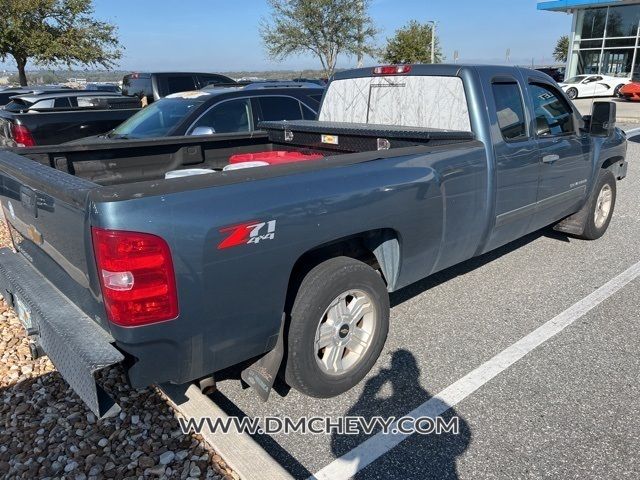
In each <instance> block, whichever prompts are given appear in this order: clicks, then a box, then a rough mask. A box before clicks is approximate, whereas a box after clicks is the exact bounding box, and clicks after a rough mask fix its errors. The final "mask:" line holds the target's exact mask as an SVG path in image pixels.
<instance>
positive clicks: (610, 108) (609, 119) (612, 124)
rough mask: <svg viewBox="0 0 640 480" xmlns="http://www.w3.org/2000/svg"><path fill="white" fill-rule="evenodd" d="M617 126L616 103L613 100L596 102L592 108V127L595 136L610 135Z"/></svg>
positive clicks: (591, 131) (592, 133) (590, 130)
mask: <svg viewBox="0 0 640 480" xmlns="http://www.w3.org/2000/svg"><path fill="white" fill-rule="evenodd" d="M615 128H616V104H615V103H613V102H595V103H594V104H593V108H592V109H591V127H590V129H589V133H590V134H591V136H593V137H608V136H610V135H612V134H613V131H614V129H615Z"/></svg>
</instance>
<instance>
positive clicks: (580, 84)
mask: <svg viewBox="0 0 640 480" xmlns="http://www.w3.org/2000/svg"><path fill="white" fill-rule="evenodd" d="M629 82H630V80H629V79H627V78H619V77H609V76H607V75H578V76H577V77H572V78H570V79H568V80H565V81H564V82H562V83H560V84H559V85H560V87H562V90H564V91H565V92H566V93H567V96H568V97H569V98H570V99H571V100H574V99H576V98H583V97H617V96H618V93H619V92H620V89H621V88H622V87H624V86H625V85H626V84H627V83H629Z"/></svg>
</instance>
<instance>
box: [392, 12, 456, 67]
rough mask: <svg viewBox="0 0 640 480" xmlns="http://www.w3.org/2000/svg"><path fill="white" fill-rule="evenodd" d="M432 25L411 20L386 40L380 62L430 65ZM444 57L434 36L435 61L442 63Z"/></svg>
mask: <svg viewBox="0 0 640 480" xmlns="http://www.w3.org/2000/svg"><path fill="white" fill-rule="evenodd" d="M432 32H433V27H432V25H429V24H422V23H419V22H417V21H415V20H411V21H410V22H409V23H408V24H407V25H405V26H404V27H402V28H400V29H399V30H396V33H395V35H394V36H393V37H391V38H388V39H387V45H386V46H385V47H384V49H383V50H382V58H381V59H382V61H383V62H385V63H431V35H432ZM443 59H444V57H443V56H442V51H441V50H440V42H439V41H438V37H437V36H436V46H435V61H436V63H440V62H442V60H443Z"/></svg>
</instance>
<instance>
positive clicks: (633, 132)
mask: <svg viewBox="0 0 640 480" xmlns="http://www.w3.org/2000/svg"><path fill="white" fill-rule="evenodd" d="M625 133H626V134H627V138H631V137H635V136H636V135H640V128H632V129H631V130H625Z"/></svg>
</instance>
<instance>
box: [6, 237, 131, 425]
mask: <svg viewBox="0 0 640 480" xmlns="http://www.w3.org/2000/svg"><path fill="white" fill-rule="evenodd" d="M0 293H1V294H2V295H3V296H4V298H5V300H6V301H7V303H9V304H10V305H11V306H12V307H13V308H14V309H15V310H16V313H17V314H18V317H19V318H20V321H21V322H22V324H23V326H24V327H25V330H26V331H27V334H28V335H29V337H30V339H31V341H33V342H35V343H36V344H37V345H38V347H40V348H41V349H42V350H43V351H44V353H45V354H46V355H47V356H48V357H49V359H50V360H51V362H52V363H53V364H54V365H55V366H56V368H57V369H58V372H60V374H61V375H62V377H63V378H64V379H65V380H66V381H67V383H68V384H69V386H71V388H73V390H74V391H75V392H76V393H77V394H78V396H79V397H80V398H81V399H82V400H83V401H84V403H85V404H86V405H87V407H89V409H90V410H91V411H92V412H93V413H95V414H96V415H97V416H98V417H100V418H102V417H110V416H114V415H116V414H118V413H119V412H120V406H119V405H118V404H117V403H116V402H115V401H114V400H113V399H112V398H111V397H110V396H109V395H107V393H106V392H105V391H104V390H102V388H100V386H99V385H98V384H97V383H96V380H95V374H96V373H97V372H99V371H100V370H102V369H104V368H106V367H108V366H110V365H114V364H117V363H120V362H121V361H122V360H124V356H123V355H122V353H121V352H120V351H118V350H117V349H116V348H115V347H114V346H113V345H111V343H112V341H113V339H112V338H111V337H110V336H109V334H108V333H107V332H106V331H104V330H103V329H102V328H101V327H100V326H99V325H98V324H97V323H96V322H94V321H93V320H91V319H90V318H89V317H88V316H87V315H85V314H84V313H83V312H82V311H81V310H80V309H79V308H77V307H76V306H75V305H74V304H73V303H71V301H70V300H68V299H67V298H66V297H65V296H64V295H62V294H61V293H60V292H59V291H58V290H57V289H56V288H55V287H54V286H53V285H52V284H51V283H50V282H49V281H48V280H46V279H45V278H44V277H43V276H42V275H41V274H40V273H39V272H38V271H36V270H35V269H34V268H33V267H32V266H31V264H30V263H29V262H28V261H27V260H26V259H25V258H24V257H23V256H22V255H20V254H19V253H14V252H13V251H11V250H10V249H8V248H3V249H0Z"/></svg>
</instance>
